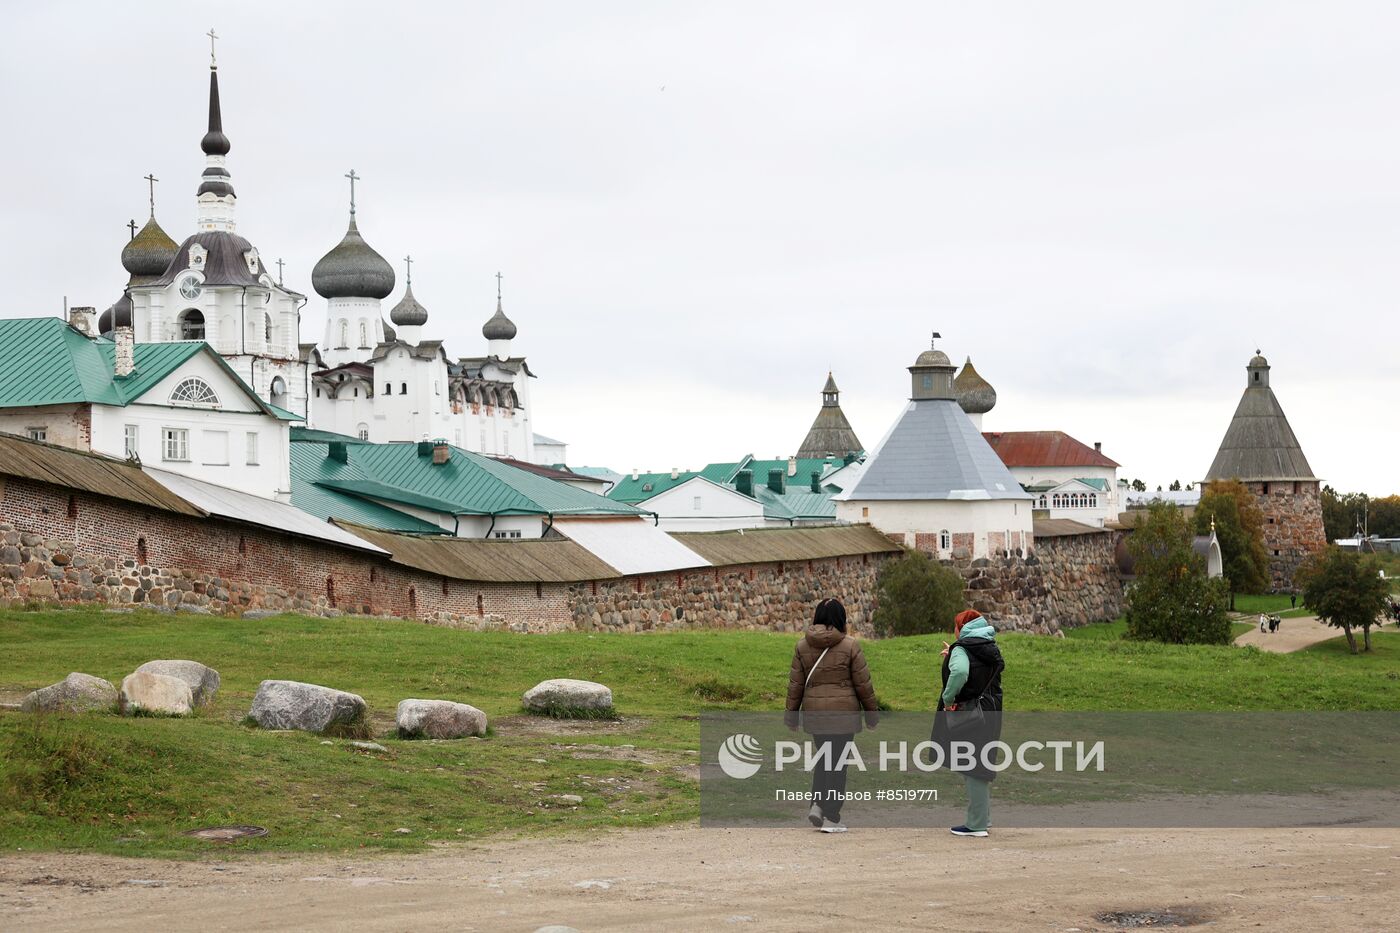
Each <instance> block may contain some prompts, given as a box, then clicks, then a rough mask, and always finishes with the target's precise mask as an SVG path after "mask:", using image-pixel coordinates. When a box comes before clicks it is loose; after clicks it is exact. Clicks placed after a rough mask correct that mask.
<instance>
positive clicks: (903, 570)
mask: <svg viewBox="0 0 1400 933" xmlns="http://www.w3.org/2000/svg"><path fill="white" fill-rule="evenodd" d="M875 586H876V598H877V602H876V607H875V615H874V618H873V619H872V620H871V623H872V626H873V628H874V629H875V634H877V635H881V636H885V635H925V634H928V633H930V632H947V631H950V630H951V629H952V627H953V616H955V615H957V614H958V613H959V612H960V611H961V610H962V609H963V607H964V605H965V603H964V602H963V581H962V577H961V576H960V575H959V574H958V572H957V571H955V570H951V569H949V568H948V567H944V566H943V565H942V564H939V563H938V562H936V561H934V560H933V559H932V558H930V557H929V556H928V555H927V554H925V553H924V552H923V551H908V552H906V553H905V554H904V556H903V557H897V558H895V559H893V560H889V561H886V562H885V565H884V566H883V567H881V568H880V574H879V576H878V577H877V578H876V583H875Z"/></svg>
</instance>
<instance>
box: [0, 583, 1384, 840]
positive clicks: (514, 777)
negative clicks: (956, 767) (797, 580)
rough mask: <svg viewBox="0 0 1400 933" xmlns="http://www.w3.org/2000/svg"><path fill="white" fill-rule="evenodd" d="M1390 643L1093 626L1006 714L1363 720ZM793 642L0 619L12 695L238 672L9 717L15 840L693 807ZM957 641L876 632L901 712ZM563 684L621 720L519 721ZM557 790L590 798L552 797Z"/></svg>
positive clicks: (136, 618) (1, 756) (1048, 642)
mask: <svg viewBox="0 0 1400 933" xmlns="http://www.w3.org/2000/svg"><path fill="white" fill-rule="evenodd" d="M1081 631H1082V630H1081ZM1398 639H1400V636H1397V635H1395V634H1393V633H1390V632H1387V633H1386V634H1384V635H1379V636H1376V638H1375V641H1376V642H1377V651H1376V652H1374V653H1373V655H1372V656H1370V657H1364V658H1361V659H1357V658H1352V657H1350V656H1349V655H1347V654H1346V652H1345V647H1344V643H1343V647H1342V648H1341V650H1340V651H1338V650H1336V649H1335V647H1331V648H1329V646H1334V644H1335V643H1333V642H1328V643H1326V644H1325V645H1322V646H1318V647H1317V648H1315V649H1312V650H1309V651H1305V652H1298V653H1296V654H1290V655H1274V654H1268V653H1264V652H1259V651H1255V650H1253V649H1239V648H1221V647H1203V646H1167V645H1156V644H1143V643H1137V642H1129V641H1124V640H1121V639H1109V640H1096V639H1095V638H1093V637H1090V636H1086V635H1080V634H1075V635H1072V636H1071V637H1069V638H1064V639H1060V638H1046V637H1043V636H1030V635H1015V634H1008V635H1004V636H1002V638H1001V639H1000V642H1001V644H1002V647H1003V650H1004V652H1005V655H1006V658H1007V665H1008V673H1007V689H1008V706H1009V708H1012V709H1041V710H1114V709H1133V710H1167V709H1222V710H1223V709H1333V710H1349V709H1396V708H1400V678H1394V677H1392V676H1389V675H1391V674H1392V673H1393V672H1394V670H1395V668H1396V664H1395V660H1396V655H1397V650H1398V649H1400V641H1397V640H1398ZM793 641H794V636H792V635H778V634H770V633H763V632H719V631H696V632H676V633H666V634H650V635H603V634H597V635H595V634H585V633H569V634H560V635H529V636H526V635H515V634H509V633H472V632H463V631H457V630H452V629H445V628H437V627H432V626H426V625H422V624H419V623H413V622H389V621H382V620H364V619H350V618H345V619H309V618H302V617H295V616H282V617H278V618H274V619H261V620H256V621H254V620H236V619H219V618H208V617H199V616H190V617H186V616H178V615H156V614H147V613H133V614H121V615H119V614H111V613H102V612H98V611H90V610H84V611H76V610H75V611H62V612H33V613H18V612H10V613H0V693H4V694H6V695H7V696H8V697H9V698H10V699H18V697H19V695H21V694H22V693H23V692H24V691H27V690H30V689H33V688H35V687H39V686H43V685H45V684H49V683H53V682H55V681H57V680H60V679H61V678H62V677H63V676H65V675H66V674H67V673H68V672H69V671H84V672H87V673H90V674H95V675H98V676H101V677H106V678H107V679H109V680H112V681H113V682H120V680H121V678H122V677H123V676H125V675H126V674H128V673H130V672H131V671H132V670H134V669H135V667H136V666H137V665H139V664H141V663H142V662H144V661H149V660H152V659H154V658H193V659H195V660H200V661H203V662H205V663H207V664H209V665H211V666H213V667H214V668H216V669H217V670H218V671H219V672H220V674H221V676H222V678H223V686H222V688H221V690H220V692H219V695H218V698H217V700H216V702H215V703H214V704H213V705H212V706H210V707H207V708H205V709H202V710H200V711H199V712H198V713H197V714H196V715H194V716H192V717H190V718H188V719H166V718H140V719H123V718H120V717H117V716H115V715H110V714H88V715H82V716H47V717H33V716H26V715H21V714H19V713H0V847H5V848H7V849H8V850H10V851H13V850H14V849H15V848H17V847H23V848H24V849H26V850H30V849H59V848H81V849H86V850H94V851H103V852H116V853H129V854H143V855H149V854H162V855H180V854H189V853H193V852H207V851H210V845H209V844H208V843H204V842H201V841H198V840H193V839H189V838H186V837H185V836H183V835H181V833H182V832H184V831H186V830H189V829H193V828H197V827H201V826H209V825H218V824H227V823H251V824H255V825H260V826H265V827H267V828H268V829H269V830H270V832H269V835H268V836H266V837H263V838H259V839H250V840H245V841H243V842H240V843H236V844H234V845H231V846H227V847H223V848H220V849H218V850H216V851H247V850H252V851H271V850H292V851H307V850H318V851H319V850H328V851H337V852H339V851H352V850H357V849H361V848H368V849H402V850H408V849H418V848H422V847H424V846H425V845H427V844H430V843H433V842H441V841H444V840H460V839H467V838H480V837H482V836H486V835H491V834H496V833H502V832H509V833H524V834H533V833H549V832H559V831H565V830H579V829H584V830H587V829H592V828H598V827H605V826H645V825H651V824H656V823H664V822H674V821H676V820H682V819H691V818H694V817H695V816H696V814H697V812H698V791H697V787H696V784H695V780H694V773H695V764H696V760H697V759H696V751H697V748H698V724H697V721H696V717H697V716H698V715H699V714H700V713H701V712H703V711H704V710H707V709H711V710H715V709H729V710H761V709H771V710H777V709H781V707H782V702H783V697H784V695H785V691H786V685H787V672H788V666H789V664H790V661H791V656H792V646H793ZM942 641H943V639H942V638H940V637H938V636H921V637H916V638H901V639H890V640H886V641H878V642H873V641H867V642H865V650H866V655H867V658H868V659H869V663H870V667H871V671H872V673H873V675H874V678H875V684H876V688H877V690H878V691H879V694H880V697H881V700H882V702H883V703H884V704H885V705H886V706H888V707H889V708H893V709H896V710H923V709H928V708H929V707H930V704H931V703H932V701H933V684H934V683H935V682H936V680H937V676H938V675H937V668H938V665H939V660H940V659H939V655H938V650H939V648H940V646H941V642H942ZM560 676H569V677H579V678H584V679H589V680H597V681H601V682H603V683H605V684H607V685H609V686H610V687H611V688H612V689H613V694H614V699H615V703H616V709H617V712H618V714H619V716H620V719H618V720H616V721H591V720H554V719H549V718H547V717H538V716H528V715H524V714H523V713H522V712H521V709H520V696H521V694H522V693H523V692H524V691H525V690H526V689H528V688H529V687H531V686H533V685H534V684H535V683H537V682H539V681H540V680H544V679H546V678H549V677H560ZM264 678H279V679H291V680H305V681H310V682H312V683H320V684H325V685H326V686H330V687H336V688H339V689H344V690H350V691H353V692H355V693H358V694H360V695H361V696H363V697H364V698H365V700H366V701H367V703H368V704H369V707H370V720H369V725H370V732H371V733H372V734H373V735H374V736H375V739H376V741H379V742H381V743H382V744H383V745H385V746H386V747H387V748H388V749H389V751H388V752H387V753H367V752H362V751H357V750H354V749H353V748H351V747H350V746H349V745H348V743H347V742H344V741H341V740H327V739H322V738H321V737H319V736H313V735H307V734H303V733H269V732H262V731H259V730H256V729H251V728H249V727H247V726H246V725H244V724H243V723H242V720H243V718H244V717H245V716H246V714H247V712H248V708H249V704H250V702H251V700H252V696H253V694H254V692H255V691H256V689H257V685H258V682H259V681H260V680H262V679H264ZM1227 684H1228V685H1229V686H1228V688H1226V687H1225V686H1224V685H1227ZM408 697H426V698H445V699H454V700H459V701H463V702H467V703H471V704H473V705H475V706H477V707H480V708H481V709H483V710H485V711H486V713H487V715H488V716H489V717H490V719H491V725H492V734H491V735H490V736H488V737H487V738H485V739H468V740H461V741H455V742H427V741H417V742H409V741H400V740H398V739H396V738H394V737H393V711H394V707H395V706H396V704H397V703H398V701H399V700H402V699H405V698H408ZM324 742H330V744H323V743H324ZM560 794H578V795H579V796H581V797H583V798H584V802H583V803H582V804H581V805H578V806H576V807H573V806H569V805H567V804H561V802H560V801H559V800H558V799H557V797H556V796H555V795H560ZM400 827H403V828H407V829H410V830H411V831H412V832H411V833H410V834H407V835H403V834H398V833H396V832H395V830H396V829H398V828H400Z"/></svg>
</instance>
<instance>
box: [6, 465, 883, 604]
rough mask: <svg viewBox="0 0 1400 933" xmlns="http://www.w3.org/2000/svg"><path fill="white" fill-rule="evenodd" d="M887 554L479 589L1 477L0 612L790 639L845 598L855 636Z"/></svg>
mask: <svg viewBox="0 0 1400 933" xmlns="http://www.w3.org/2000/svg"><path fill="white" fill-rule="evenodd" d="M884 556H885V555H864V556H862V555H857V556H855V557H841V558H826V559H822V560H814V561H810V562H809V561H799V562H787V563H764V564H751V565H750V564H743V565H734V566H727V567H706V568H700V569H696V570H688V571H683V572H680V573H662V574H645V575H640V576H633V577H624V578H621V579H612V580H599V581H585V582H582V583H540V584H535V583H480V582H474V581H468V580H458V579H453V578H448V577H442V576H438V575H436V574H431V573H426V572H423V571H418V570H414V569H411V568H408V567H404V566H401V565H398V564H394V563H392V562H391V561H390V560H389V559H388V558H387V557H383V556H379V555H375V554H372V553H368V552H358V551H353V550H350V549H347V548H338V547H334V546H331V545H327V544H326V543H325V542H321V541H311V540H307V539H303V538H298V537H295V536H293V535H287V534H281V533H278V532H275V531H272V530H260V529H257V528H253V527H250V526H247V525H241V524H237V523H234V522H228V521H223V520H220V519H217V518H194V517H188V516H183V515H177V514H174V513H170V512H162V511H159V510H156V509H149V508H145V507H142V506H137V505H133V504H131V503H127V502H122V501H119V500H116V499H111V498H107V497H105V496H97V495H92V494H89V493H85V492H81V491H71V490H69V489H67V488H65V487H59V486H53V485H49V484H46V483H40V482H35V481H32V480H27V479H20V478H15V477H0V603H5V602H10V603H29V602H38V603H60V604H69V603H92V604H103V605H109V606H117V607H132V606H136V607H143V606H150V607H158V608H165V609H176V608H178V609H181V610H186V611H194V612H207V613H216V614H234V615H236V614H240V613H243V612H250V611H256V612H277V611H289V612H301V613H310V614H334V613H350V614H360V615H372V616H391V617H392V616H398V617H404V618H415V619H421V620H423V621H425V622H431V623H435V624H441V625H449V626H453V627H459V628H468V629H483V630H495V629H504V630H511V631H520V632H545V631H561V630H568V629H574V628H581V629H591V630H599V631H646V630H651V629H680V628H703V627H724V628H769V629H776V630H780V631H795V630H797V629H800V628H801V627H802V626H803V625H805V624H806V623H807V622H808V621H809V620H810V619H811V617H812V609H813V607H814V606H815V604H816V602H817V601H818V600H819V599H821V598H822V597H824V596H827V595H832V594H837V595H839V596H840V597H841V598H842V600H843V601H844V602H846V604H847V606H848V607H849V610H850V615H851V617H852V618H853V619H854V620H855V621H856V623H857V624H858V625H859V624H860V623H861V622H863V621H864V620H866V619H867V618H868V617H869V613H870V611H871V609H872V608H873V605H874V598H875V597H874V591H875V585H874V581H875V573H876V570H877V569H878V565H879V562H880V559H881V558H883V557H884Z"/></svg>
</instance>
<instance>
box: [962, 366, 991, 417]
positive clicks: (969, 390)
mask: <svg viewBox="0 0 1400 933" xmlns="http://www.w3.org/2000/svg"><path fill="white" fill-rule="evenodd" d="M953 391H954V392H955V393H956V394H957V399H958V406H959V407H960V408H962V410H963V411H965V412H967V413H968V414H969V415H985V414H986V413H987V412H989V411H991V410H992V409H993V408H995V407H996V404H997V390H996V389H993V388H992V385H991V383H989V382H988V381H987V380H985V379H983V378H982V375H981V374H980V373H978V372H977V370H976V369H975V368H974V367H973V365H972V357H970V356H969V357H968V358H967V362H966V363H964V364H963V368H962V372H960V373H958V377H957V378H956V379H954V380H953Z"/></svg>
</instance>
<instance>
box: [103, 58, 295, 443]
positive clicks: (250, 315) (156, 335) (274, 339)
mask: <svg viewBox="0 0 1400 933" xmlns="http://www.w3.org/2000/svg"><path fill="white" fill-rule="evenodd" d="M200 148H201V149H203V150H204V157H205V168H204V174H203V177H202V179H201V182H200V185H199V190H198V192H197V193H196V202H195V203H196V224H195V226H196V232H195V233H193V234H192V235H190V236H189V237H187V238H186V239H185V241H184V242H183V243H181V244H180V245H179V246H178V247H177V246H174V243H173V241H172V240H171V239H170V238H169V237H168V236H166V234H165V231H163V230H161V229H160V226H159V225H158V224H156V222H155V209H154V197H153V198H152V211H151V219H150V220H149V221H148V222H147V224H146V227H145V228H143V229H142V231H141V233H140V234H139V235H137V236H135V237H134V238H133V239H132V241H131V242H130V243H128V244H127V247H126V249H124V250H123V251H122V263H123V265H124V266H125V267H126V269H127V271H128V272H130V273H131V276H132V278H131V279H130V280H129V282H128V284H127V288H126V293H125V294H124V295H123V296H122V299H121V300H119V301H118V302H117V303H116V304H115V305H113V306H112V308H110V309H108V314H107V315H104V319H103V322H102V324H103V325H105V326H104V327H103V330H104V331H105V330H106V329H107V327H111V328H116V327H119V326H122V325H123V324H126V323H128V321H127V317H128V315H129V323H130V325H131V326H132V327H133V329H134V332H135V337H136V341H137V342H138V343H164V342H168V341H177V340H204V341H206V342H208V344H209V345H210V346H211V347H213V348H214V350H215V352H217V353H218V354H219V355H220V356H222V357H223V358H224V359H225V360H227V361H228V363H229V365H230V366H231V367H233V370H234V371H235V372H237V373H238V375H239V378H241V379H243V380H244V381H245V382H246V383H247V384H248V385H250V386H251V387H252V389H253V391H254V392H256V393H257V394H258V395H259V396H261V397H262V398H264V399H267V400H269V401H270V402H271V403H272V404H274V405H276V406H278V407H280V408H285V409H289V410H291V411H293V412H295V413H296V414H298V415H301V416H303V417H305V415H306V413H307V405H306V397H307V389H308V387H309V385H308V381H307V378H306V373H307V370H306V363H305V360H304V353H303V348H302V347H301V345H300V343H299V336H298V333H299V331H298V318H299V314H298V312H299V311H300V307H301V305H302V304H304V303H305V301H306V298H305V296H304V295H301V294H299V293H297V292H294V291H292V290H291V289H288V288H284V287H283V286H282V285H281V284H279V283H278V282H275V281H273V279H272V276H271V275H269V274H268V272H267V269H266V268H265V267H264V265H263V261H262V257H261V256H260V254H259V253H258V250H257V248H256V247H254V246H253V245H252V244H251V243H249V242H248V241H247V240H246V239H244V238H243V237H241V236H239V235H238V233H237V232H236V230H237V223H236V218H235V209H236V207H237V196H236V195H235V194H234V190H233V183H232V177H231V176H230V174H229V171H228V167H227V161H226V157H227V155H228V152H229V148H230V144H229V139H228V137H227V136H225V135H224V132H223V122H222V117H221V115H220V110H219V74H218V71H217V70H216V69H215V68H214V66H213V65H211V66H210V72H209V128H208V132H206V133H205V134H204V138H203V139H202V140H201V141H200ZM172 247H173V249H172Z"/></svg>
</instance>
